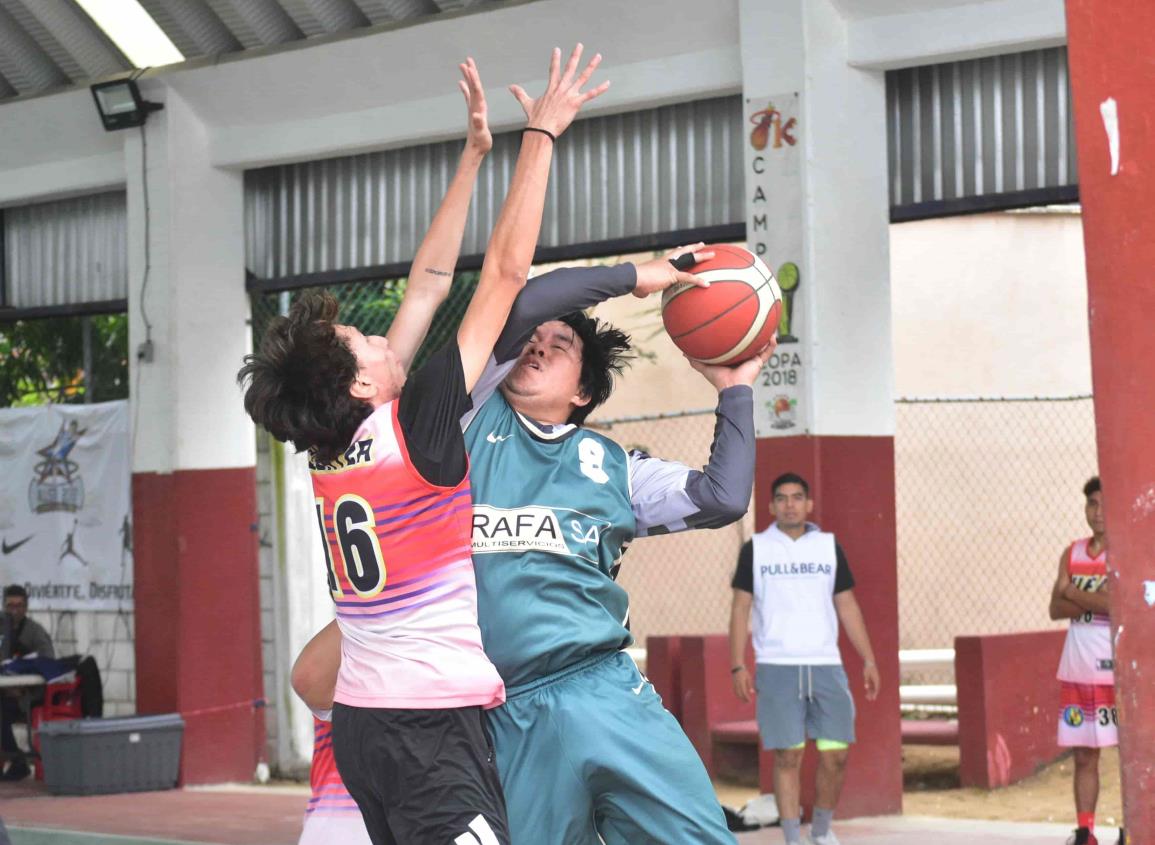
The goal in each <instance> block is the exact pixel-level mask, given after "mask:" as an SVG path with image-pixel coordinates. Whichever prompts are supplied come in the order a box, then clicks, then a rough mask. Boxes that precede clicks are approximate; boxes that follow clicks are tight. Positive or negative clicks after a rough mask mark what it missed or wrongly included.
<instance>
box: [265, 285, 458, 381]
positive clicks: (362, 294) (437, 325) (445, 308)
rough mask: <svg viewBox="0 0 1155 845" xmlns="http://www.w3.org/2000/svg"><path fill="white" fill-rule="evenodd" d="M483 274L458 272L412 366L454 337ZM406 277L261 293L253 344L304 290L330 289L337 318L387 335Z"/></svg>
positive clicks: (287, 310) (360, 327) (365, 329)
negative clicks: (337, 312)
mask: <svg viewBox="0 0 1155 845" xmlns="http://www.w3.org/2000/svg"><path fill="white" fill-rule="evenodd" d="M479 276H480V274H479V273H478V272H476V271H470V272H462V273H458V274H456V276H454V279H453V284H452V286H451V287H450V290H449V297H448V298H447V299H446V300H445V302H444V303H443V304H442V306H441V308H439V309H438V311H437V314H436V316H435V317H434V318H433V323H432V325H431V326H430V328H429V334H428V336H427V337H426V338H425V343H423V344H422V345H421V349H420V351H419V352H418V353H417V358H416V359H415V360H414V362H413V368H414V369H416V368H417V367H420V366H421V364H422V363H423V362H424V361H425V359H426V358H427V357H428V356H429V355H430V354H431V353H433V352H436V351H437V350H438V349H440V348H441V347H442V346H443V345H444V344H445V342H446V341H447V340H449V339H450V338H451V337H453V333H454V332H456V331H457V326H458V324H459V323H460V322H461V318H462V317H463V316H464V315H465V309H466V308H467V307H468V306H469V300H470V299H471V298H472V297H473V292H474V290H476V289H477V280H478V278H479ZM407 284H408V280H407V279H384V280H382V281H380V282H350V283H347V284H341V285H332V286H329V287H324V288H309V289H301V290H294V291H282V292H277V293H262V294H257V295H255V296H253V298H252V314H253V316H252V324H253V345H254V347H256V346H259V344H260V342H261V338H262V337H263V336H264V334H265V328H266V327H267V326H268V324H269V321H270V320H272V319H273V318H274V317H276V316H278V315H283V314H287V313H289V308H290V307H292V304H293V302H294V301H295V300H296V299H297V298H298V297H299V296H301V294H302V293H304V291H305V290H327V291H328V292H329V293H331V294H333V296H335V297H336V298H337V301H338V302H339V303H340V304H341V312H340V315H339V316H338V320H340V321H341V322H342V323H345V324H347V325H351V326H356V327H357V328H358V329H359V330H360V331H361V332H362V333H364V334H367V335H384V334H385V333H386V332H388V330H389V326H390V325H391V324H392V322H393V317H394V316H396V314H397V309H398V307H399V306H400V305H401V299H402V297H403V296H404V295H405V288H406V286H407Z"/></svg>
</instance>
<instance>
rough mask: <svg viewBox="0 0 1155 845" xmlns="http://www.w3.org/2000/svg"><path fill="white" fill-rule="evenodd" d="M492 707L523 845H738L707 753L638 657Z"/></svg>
mask: <svg viewBox="0 0 1155 845" xmlns="http://www.w3.org/2000/svg"><path fill="white" fill-rule="evenodd" d="M488 715H489V725H490V730H491V731H492V733H493V740H494V746H495V747H496V749H497V768H498V771H499V773H500V775H501V781H502V786H503V787H504V789H505V801H506V808H507V810H508V818H509V825H510V837H511V840H512V842H513V845H537V843H542V844H543V845H545V843H548V845H599V842H603V841H604V842H605V843H606V845H670V843H675V842H676V843H694V845H734V842H735V840H734V835H733V834H732V833H730V832H729V831H728V830H727V829H726V822H725V818H724V816H723V814H722V807H721V805H719V803H718V800H717V798H716V797H715V795H714V788H713V786H712V785H711V783H710V778H709V777H708V776H707V774H706V769H705V767H704V766H703V765H702V761H701V759H700V758H699V757H698V754H697V752H696V751H694V747H693V746H692V745H691V744H690V741H689V740H688V739H687V738H686V734H685V733H684V732H683V731H682V728H681V726H680V725H679V724H678V723H677V721H676V720H675V719H674V717H673V716H671V715H670V714H669V712H667V710H666V709H665V708H664V707H663V706H662V700H661V697H660V696H659V695H658V694H657V692H655V691H654V688H653V686H652V685H651V684H650V683H649V682H648V681H646V679H645V678H644V677H642V675H641V673H640V672H639V671H638V667H637V666H636V665H635V664H634V662H633V660H631V659H630V657H629V656H628V655H626V654H624V653H622V652H612V653H610V654H609V655H597V656H595V657H592V658H589V659H587V660H585V661H582V662H580V663H578V664H576V665H574V666H572V667H570V668H569V669H567V670H564V671H562V672H558V673H556V674H554V675H551V676H549V677H546V678H543V679H541V680H539V681H535V682H533V683H530V684H526V685H524V686H522V687H514V688H512V689H510V690H508V691H507V700H506V703H505V704H504V705H502V706H501V707H498V708H495V709H493V710H490V711H489V713H488ZM599 837H600V839H599Z"/></svg>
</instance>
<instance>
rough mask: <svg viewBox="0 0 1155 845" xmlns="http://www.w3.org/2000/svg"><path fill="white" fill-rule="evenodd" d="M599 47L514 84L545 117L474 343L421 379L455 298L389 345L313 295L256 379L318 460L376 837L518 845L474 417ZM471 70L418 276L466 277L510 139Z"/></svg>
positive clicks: (364, 801)
mask: <svg viewBox="0 0 1155 845" xmlns="http://www.w3.org/2000/svg"><path fill="white" fill-rule="evenodd" d="M581 53H582V48H581V45H580V44H579V45H578V47H577V48H576V49H575V50H574V52H573V54H572V55H571V56H570V59H569V62H568V64H567V65H566V67H565V68H564V69H563V68H562V67H561V56H560V53H559V51H558V50H556V49H555V50H554V52H553V56H552V60H551V63H550V74H549V83H548V86H547V88H546V91H545V93H544V94H543V95H542V96H541V97H538V98H536V99H533V98H531V97H529V95H528V94H526V92H525V91H524V90H522V89H521V88H520V87H519V86H512V88H511V90H512V91H513V93H514V96H515V97H516V98H517V99H518V101H519V102H520V103H521V105H522V107H523V108H524V109H525V112H526V116H527V117H528V123H527V126H526V129H525V131H524V134H523V138H522V146H521V152H520V155H519V157H518V161H517V164H516V167H515V170H514V174H513V179H512V180H511V183H510V186H509V191H508V193H507V195H506V200H505V204H504V206H503V208H502V211H501V214H500V216H499V217H498V220H497V224H496V225H495V227H494V230H493V234H492V237H491V239H490V243H489V249H488V250H487V252H486V257H485V261H484V263H483V265H482V269H481V276H480V279H479V281H478V286H477V290H476V292H475V294H474V296H473V298H472V300H471V302H470V305H469V308H468V309H467V311H466V313H465V316H464V318H463V319H462V322H461V326H460V328H459V329H458V332H457V336H456V339H455V340H454V341H451V342H450V343H448V344H446V346H444V347H443V348H442V349H441V350H439V351H438V352H436V353H435V354H434V355H432V356H431V357H430V359H429V360H428V361H427V362H426V364H425V365H423V366H422V367H421V368H420V369H419V370H418V371H417V372H415V373H414V374H413V375H412V376H411V377H409V376H407V369H408V364H409V362H411V361H412V358H413V354H414V353H415V352H416V348H417V345H419V344H420V341H421V339H423V337H424V332H425V328H427V327H428V324H429V323H428V319H423V318H422V317H421V313H422V311H424V312H426V317H431V311H430V304H431V303H432V302H433V301H435V300H436V297H435V296H434V297H422V303H423V304H422V303H418V304H414V305H411V299H410V292H407V293H406V299H405V302H403V303H402V305H401V308H400V309H399V312H398V314H397V318H396V320H395V324H396V326H397V336H396V338H395V337H394V329H393V328H391V329H390V336H389V337H366V336H365V335H363V334H362V333H361V332H360V331H358V330H357V329H356V328H355V327H352V326H344V325H339V324H338V323H337V322H336V317H337V302H336V300H335V299H334V298H333V297H332V296H330V295H327V294H305V295H303V296H301V297H300V298H299V299H298V300H297V302H295V303H294V305H293V307H292V308H291V309H290V311H289V314H288V315H287V316H286V317H283V318H278V319H277V320H274V321H273V322H272V323H271V324H270V326H269V328H268V330H267V332H266V334H265V337H264V338H263V339H262V342H261V347H260V350H259V351H258V352H257V353H255V354H254V355H251V356H249V357H248V359H247V360H246V363H245V366H244V367H243V368H242V370H241V373H240V375H239V379H240V381H241V382H242V384H245V385H246V390H245V409H246V410H247V411H248V412H249V414H250V415H251V416H252V418H253V419H254V420H255V421H256V422H257V423H259V424H260V425H262V426H264V427H265V428H266V429H267V430H268V431H269V432H270V433H271V434H273V436H275V437H277V438H278V439H280V440H284V441H289V442H292V443H293V444H294V445H295V446H296V447H297V448H298V449H299V450H308V451H309V455H310V469H311V472H312V475H313V485H314V492H315V496H316V513H317V522H318V527H319V530H320V531H321V533H322V535H323V539H324V546H325V549H326V560H325V565H326V571H327V575H326V577H327V578H328V583H329V588H330V591H331V592H332V594H333V598H334V601H335V602H336V605H337V622H338V624H339V626H340V631H341V635H342V636H341V641H342V663H341V668H340V671H339V675H338V678H337V683H336V693H335V696H334V699H335V700H334V706H333V750H334V754H335V759H336V761H337V765H338V767H339V769H340V772H341V776H342V778H343V779H344V781H345V784H346V786H347V787H348V789H349V792H350V794H351V795H352V796H353V797H354V798H355V799H356V802H357V805H358V806H359V808H360V810H361V813H362V815H363V817H364V820H365V824H366V827H367V828H368V831H369V835H370V837H371V839H372V841H373V842H374V844H375V845H394V843H405V844H406V845H408V843H414V845H425V843H428V845H434V844H435V843H436V845H445V843H454V842H456V843H478V845H499V843H508V842H509V832H508V825H507V822H506V818H505V808H504V801H503V798H502V794H501V785H500V781H499V778H498V776H497V771H496V768H495V766H494V760H493V750H492V745H491V743H490V740H489V736H488V734H487V733H486V731H485V727H484V723H483V721H482V709H483V708H486V707H492V706H495V705H497V704H499V703H501V702H502V701H503V700H504V689H503V686H502V682H501V679H500V677H499V676H498V674H497V672H496V670H495V669H494V667H493V665H492V664H491V663H490V662H489V660H488V659H487V658H486V657H485V655H484V653H483V652H482V649H481V635H480V631H479V629H478V626H477V612H476V601H477V599H476V585H475V581H474V575H473V564H472V560H471V557H470V526H471V523H470V510H471V499H470V495H469V479H468V460H467V458H466V454H465V443H464V438H463V436H462V433H461V429H460V427H459V425H458V420H459V419H460V417H461V416H462V414H463V413H465V411H466V410H467V409H468V407H469V404H470V398H469V393H470V391H471V390H472V389H473V387H474V385H475V384H476V383H477V380H478V379H479V378H480V376H481V373H482V371H483V370H484V368H485V366H486V363H487V362H488V360H489V358H490V356H491V353H492V350H493V347H494V344H495V343H496V341H497V339H498V336H499V334H500V332H501V330H502V328H503V327H504V325H505V322H506V318H507V317H508V315H509V312H510V308H511V307H512V304H513V300H514V298H515V297H516V296H517V294H518V293H519V292H520V290H521V289H522V288H523V287H524V285H525V281H526V278H527V275H528V272H529V267H530V262H531V261H532V258H533V251H534V247H535V245H536V243H537V238H538V233H539V230H540V227H541V217H542V210H543V207H544V203H545V189H546V185H547V182H548V177H549V168H550V161H551V158H552V154H553V144H554V142H555V141H556V139H557V136H559V135H561V134H562V133H563V132H564V131H565V129H566V128H567V127H568V126H569V124H570V123H571V122H572V121H573V119H574V117H575V116H576V115H577V112H578V110H579V109H580V108H581V106H582V105H584V104H585V103H586V102H588V101H589V100H591V99H593V98H594V97H596V96H598V95H599V94H600V93H602V92H603V91H605V90H606V88H607V87H608V84H609V83H602V84H601V85H599V86H597V87H595V88H593V89H591V90H590V91H586V92H583V91H582V90H581V89H582V88H583V87H584V86H585V84H586V83H587V82H588V81H589V78H590V77H591V75H592V74H593V72H594V70H595V69H596V68H597V66H598V64H599V62H600V59H601V57H600V56H595V57H594V59H593V60H592V61H591V62H589V64H588V65H587V66H586V67H585V69H584V70H582V71H581V72H580V73H579V72H578V70H579V64H580V61H581ZM461 70H462V74H463V76H464V81H463V83H462V91H463V93H464V94H465V97H466V102H467V104H468V106H469V110H470V136H469V141H468V142H467V145H466V154H465V155H464V156H463V164H462V167H461V168H459V171H458V175H457V176H456V177H455V179H454V182H453V183H452V184H451V186H450V191H449V193H448V194H447V195H446V199H445V201H444V202H443V204H442V207H441V209H439V211H438V214H437V215H436V216H435V218H434V222H433V225H432V227H431V229H430V233H429V235H428V236H427V238H426V241H425V242H424V243H423V245H422V249H421V250H419V251H418V254H417V256H416V258H415V260H414V274H420V273H426V274H430V275H433V276H438V277H440V276H444V275H445V274H446V273H449V274H450V275H451V272H452V268H453V266H454V265H455V264H456V260H457V254H458V252H459V251H460V247H461V238H462V234H463V232H464V226H465V216H466V213H467V210H468V201H469V195H470V193H471V191H472V181H473V176H474V175H475V174H476V172H477V166H476V164H474V165H473V166H472V167H470V168H466V166H465V165H466V159H467V158H468V157H469V153H470V150H471V149H476V150H478V151H479V152H481V153H482V154H483V153H484V152H485V151H487V150H488V148H489V144H491V143H492V141H491V139H490V138H489V131H488V128H487V125H486V119H485V113H486V107H485V97H484V92H483V90H482V88H481V83H480V79H479V78H478V75H477V70H476V68H475V67H474V65H473V62H472V60H470V61H468V62H467V63H466V64H463V65H461ZM482 141H484V143H482ZM482 147H484V149H481V148H482ZM463 173H464V176H463ZM423 251H425V252H426V254H423ZM425 259H429V260H430V261H431V262H436V263H428V264H427V263H426V261H425ZM446 268H448V269H446ZM433 307H435V306H433ZM398 340H400V343H399V342H398Z"/></svg>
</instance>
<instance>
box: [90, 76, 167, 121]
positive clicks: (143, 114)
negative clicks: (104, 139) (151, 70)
mask: <svg viewBox="0 0 1155 845" xmlns="http://www.w3.org/2000/svg"><path fill="white" fill-rule="evenodd" d="M92 99H94V100H96V110H97V111H99V112H100V119H101V121H102V122H103V123H104V128H105V129H106V130H107V131H109V132H112V131H113V130H114V129H129V128H131V127H133V126H143V125H144V122H145V120H147V119H148V113H149V112H154V111H160V110H161V109H163V108H164V105H163V104H162V103H150V102H148V101H147V100H145V99H144V98H143V97H142V96H141V95H140V88H138V87H137V85H136V82H134V81H133V80H131V79H118V80H115V81H113V82H98V83H96V84H95V85H93V86H92Z"/></svg>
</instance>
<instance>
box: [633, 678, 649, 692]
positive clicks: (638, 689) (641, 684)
mask: <svg viewBox="0 0 1155 845" xmlns="http://www.w3.org/2000/svg"><path fill="white" fill-rule="evenodd" d="M645 685H646V682H645V681H642V682H641V683H640V684H638V685H637V686H636V687H634V695H641V694H642V687H644V686H645Z"/></svg>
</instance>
